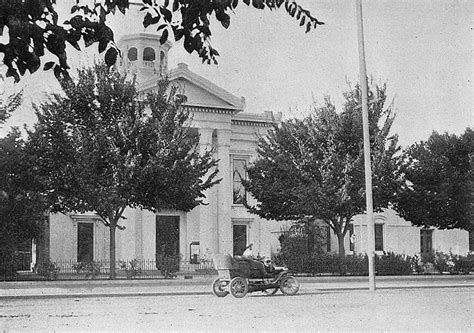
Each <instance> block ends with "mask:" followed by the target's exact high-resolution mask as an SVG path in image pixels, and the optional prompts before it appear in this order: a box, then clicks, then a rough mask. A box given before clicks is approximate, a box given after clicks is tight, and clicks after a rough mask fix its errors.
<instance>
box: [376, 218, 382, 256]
mask: <svg viewBox="0 0 474 333" xmlns="http://www.w3.org/2000/svg"><path fill="white" fill-rule="evenodd" d="M374 227H375V251H383V224H375V225H374Z"/></svg>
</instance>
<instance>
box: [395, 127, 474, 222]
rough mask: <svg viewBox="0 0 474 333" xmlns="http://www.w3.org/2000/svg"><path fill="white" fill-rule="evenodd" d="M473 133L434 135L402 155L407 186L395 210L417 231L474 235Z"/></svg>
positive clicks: (400, 195) (466, 131)
mask: <svg viewBox="0 0 474 333" xmlns="http://www.w3.org/2000/svg"><path fill="white" fill-rule="evenodd" d="M473 170H474V132H473V131H472V129H471V128H467V129H466V130H465V132H464V133H463V134H462V135H459V136H457V135H454V134H448V133H445V134H439V133H437V132H433V133H432V134H431V136H430V137H429V138H428V140H427V141H421V142H419V143H415V144H413V145H411V146H410V147H409V148H408V149H406V151H405V152H404V162H403V165H402V171H403V172H404V174H405V178H406V183H405V185H404V186H403V187H402V189H401V191H400V193H399V195H398V197H397V200H396V203H395V209H396V210H397V212H398V214H400V216H401V217H403V218H404V219H405V220H407V221H410V222H411V223H412V224H414V225H416V226H420V227H423V226H425V227H428V226H433V227H437V228H440V229H454V228H456V229H464V230H468V231H474V214H473V212H474V206H473V205H474V181H473Z"/></svg>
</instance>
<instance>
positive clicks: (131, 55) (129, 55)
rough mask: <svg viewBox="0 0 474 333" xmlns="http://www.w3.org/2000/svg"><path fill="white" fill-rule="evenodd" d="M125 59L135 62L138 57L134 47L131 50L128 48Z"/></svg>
mask: <svg viewBox="0 0 474 333" xmlns="http://www.w3.org/2000/svg"><path fill="white" fill-rule="evenodd" d="M127 58H128V60H130V61H135V60H137V58H138V55H137V48H136V47H132V48H130V49H129V50H128V53H127Z"/></svg>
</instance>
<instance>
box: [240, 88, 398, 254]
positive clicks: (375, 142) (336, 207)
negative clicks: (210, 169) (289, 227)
mask: <svg viewBox="0 0 474 333" xmlns="http://www.w3.org/2000/svg"><path fill="white" fill-rule="evenodd" d="M373 96H374V97H375V99H374V101H373V103H371V104H370V108H369V122H370V144H371V158H372V166H373V170H372V171H373V195H374V207H375V208H376V209H381V208H384V207H387V206H388V205H389V202H390V201H391V199H392V198H393V196H394V195H395V193H396V191H397V188H398V186H399V182H400V179H399V175H398V172H397V169H398V166H397V163H398V159H399V154H398V152H399V147H398V145H397V142H398V137H397V136H390V134H389V132H390V128H391V125H392V123H393V120H394V116H393V114H392V106H391V105H390V106H389V107H388V108H387V109H384V108H383V107H384V103H385V100H386V86H385V85H384V86H376V87H374V89H373ZM344 97H345V100H346V101H345V104H344V108H343V110H342V112H339V113H338V112H336V107H335V106H334V104H332V102H331V100H330V99H329V98H326V100H325V105H323V106H322V107H318V108H316V109H315V110H314V112H313V114H312V115H310V116H308V117H306V118H305V119H303V120H298V119H294V120H289V121H285V122H283V123H282V124H281V125H278V126H275V127H274V128H273V129H272V130H271V131H269V133H268V136H267V137H262V138H260V139H259V141H258V150H257V151H258V155H259V158H258V160H257V161H256V162H255V163H254V164H252V165H251V166H250V167H249V168H248V175H249V180H248V181H247V182H244V186H245V187H246V189H247V190H248V191H249V192H250V193H251V194H252V195H253V196H254V197H255V199H256V200H257V201H258V203H257V204H256V205H254V206H250V207H249V209H250V211H251V212H253V213H255V214H258V215H260V216H261V217H264V218H267V219H275V220H301V219H308V218H310V220H311V219H321V220H323V221H324V222H326V223H327V224H328V225H329V226H330V227H331V228H332V230H333V231H334V232H335V234H336V235H337V236H338V239H339V253H340V254H341V255H343V254H344V242H343V238H344V235H345V234H346V232H347V231H348V230H349V223H350V221H351V219H352V217H353V216H355V215H357V214H361V213H364V212H365V208H366V207H365V182H364V159H363V135H362V134H363V132H362V115H361V108H360V105H361V92H360V88H359V86H356V87H354V88H352V89H351V90H349V91H348V92H346V93H345V94H344Z"/></svg>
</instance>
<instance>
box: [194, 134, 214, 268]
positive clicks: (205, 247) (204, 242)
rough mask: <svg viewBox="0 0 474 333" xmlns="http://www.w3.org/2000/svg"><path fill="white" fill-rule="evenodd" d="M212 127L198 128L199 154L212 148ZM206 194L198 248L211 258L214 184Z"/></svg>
mask: <svg viewBox="0 0 474 333" xmlns="http://www.w3.org/2000/svg"><path fill="white" fill-rule="evenodd" d="M212 132H213V129H212V128H200V129H199V134H200V136H199V150H200V152H201V154H203V153H204V152H205V151H208V150H210V149H212ZM204 195H205V196H206V197H205V199H204V202H205V203H207V205H200V206H199V207H197V208H198V210H199V243H200V244H199V250H200V254H201V256H204V257H206V258H207V259H211V258H212V255H213V254H215V253H217V251H218V245H217V232H218V231H217V225H216V221H217V216H216V215H217V212H216V198H215V196H216V190H215V186H214V187H213V188H211V189H209V190H207V191H205V192H204Z"/></svg>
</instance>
